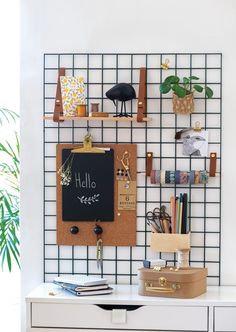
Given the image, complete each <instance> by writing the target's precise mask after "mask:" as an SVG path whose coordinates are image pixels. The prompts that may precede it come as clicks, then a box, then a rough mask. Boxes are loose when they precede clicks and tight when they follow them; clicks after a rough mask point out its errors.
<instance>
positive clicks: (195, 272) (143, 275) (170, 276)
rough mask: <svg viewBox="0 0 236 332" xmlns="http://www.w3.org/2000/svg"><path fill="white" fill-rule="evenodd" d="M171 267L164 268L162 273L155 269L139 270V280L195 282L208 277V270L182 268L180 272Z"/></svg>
mask: <svg viewBox="0 0 236 332" xmlns="http://www.w3.org/2000/svg"><path fill="white" fill-rule="evenodd" d="M170 268H171V267H166V268H162V269H161V271H157V270H154V269H147V268H141V269H139V273H138V275H139V279H140V280H145V281H155V280H158V279H159V278H160V277H165V278H166V279H167V280H168V281H171V282H180V283H187V282H194V281H197V280H200V279H204V278H206V277H207V268H197V267H189V268H180V269H179V270H178V271H175V270H170Z"/></svg>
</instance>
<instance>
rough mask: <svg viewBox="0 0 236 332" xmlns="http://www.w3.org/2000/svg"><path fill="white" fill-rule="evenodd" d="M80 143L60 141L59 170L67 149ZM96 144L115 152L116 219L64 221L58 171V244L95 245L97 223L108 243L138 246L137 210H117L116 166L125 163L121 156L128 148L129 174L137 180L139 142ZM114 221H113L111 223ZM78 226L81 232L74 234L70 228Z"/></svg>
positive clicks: (105, 241)
mask: <svg viewBox="0 0 236 332" xmlns="http://www.w3.org/2000/svg"><path fill="white" fill-rule="evenodd" d="M81 146H82V145H78V144H57V158H56V160H57V170H58V169H59V168H60V167H61V165H62V153H63V150H65V149H74V148H78V147H81ZM94 146H97V147H104V148H110V149H112V150H113V153H114V220H109V221H101V222H95V221H86V220H80V221H79V220H78V221H76V220H74V221H63V217H62V216H63V211H62V206H63V195H62V186H61V183H60V182H61V177H60V175H59V174H58V173H57V244H59V245H96V242H97V237H96V235H95V234H94V232H93V229H94V227H95V224H98V225H100V226H101V227H102V229H103V233H102V240H103V244H104V245H107V246H135V245H136V209H135V210H118V181H117V180H116V173H117V169H121V168H122V165H121V162H120V161H119V158H121V156H122V155H123V154H124V152H125V151H128V152H129V154H130V158H129V161H130V175H131V179H132V181H136V173H137V165H136V157H137V146H136V144H95V145H94ZM111 221H112V222H111ZM72 226H77V227H78V228H79V233H77V234H71V233H70V228H71V227H72Z"/></svg>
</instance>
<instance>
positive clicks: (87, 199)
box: [77, 194, 100, 205]
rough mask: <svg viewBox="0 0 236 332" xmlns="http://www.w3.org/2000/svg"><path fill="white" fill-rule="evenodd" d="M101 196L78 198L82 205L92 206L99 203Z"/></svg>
mask: <svg viewBox="0 0 236 332" xmlns="http://www.w3.org/2000/svg"><path fill="white" fill-rule="evenodd" d="M99 196H100V194H95V195H93V196H90V197H85V196H82V197H79V196H77V198H78V199H79V200H80V203H81V204H89V205H91V204H93V203H95V202H99V199H98V198H99Z"/></svg>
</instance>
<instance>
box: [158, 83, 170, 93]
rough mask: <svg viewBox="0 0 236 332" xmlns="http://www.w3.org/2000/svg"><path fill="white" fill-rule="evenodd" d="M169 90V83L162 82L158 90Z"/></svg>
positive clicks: (165, 91)
mask: <svg viewBox="0 0 236 332" xmlns="http://www.w3.org/2000/svg"><path fill="white" fill-rule="evenodd" d="M170 90H171V85H170V84H165V83H162V84H161V85H160V92H161V93H168V92H169V91H170Z"/></svg>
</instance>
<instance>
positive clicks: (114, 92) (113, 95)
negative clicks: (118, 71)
mask: <svg viewBox="0 0 236 332" xmlns="http://www.w3.org/2000/svg"><path fill="white" fill-rule="evenodd" d="M106 96H107V98H108V99H110V100H112V101H113V103H114V105H115V106H117V105H116V103H115V100H117V101H121V110H120V113H119V114H116V115H114V117H123V116H124V117H126V118H127V117H132V115H131V114H128V113H127V112H126V104H125V102H126V101H128V100H132V99H135V98H136V93H135V90H134V88H133V87H132V85H130V84H128V83H119V84H116V85H115V86H113V87H112V88H111V89H110V90H108V91H107V92H106ZM123 108H124V111H123Z"/></svg>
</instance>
